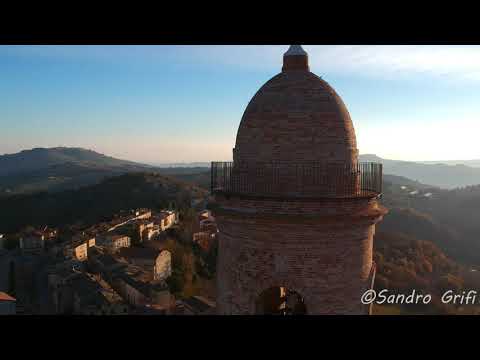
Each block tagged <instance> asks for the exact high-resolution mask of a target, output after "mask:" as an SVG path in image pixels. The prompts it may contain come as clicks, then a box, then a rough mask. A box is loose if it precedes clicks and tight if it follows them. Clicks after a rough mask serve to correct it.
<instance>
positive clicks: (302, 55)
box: [282, 45, 310, 72]
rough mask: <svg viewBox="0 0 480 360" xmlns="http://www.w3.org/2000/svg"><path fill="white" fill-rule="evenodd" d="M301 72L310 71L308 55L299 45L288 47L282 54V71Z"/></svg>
mask: <svg viewBox="0 0 480 360" xmlns="http://www.w3.org/2000/svg"><path fill="white" fill-rule="evenodd" d="M291 70H303V71H310V68H309V66H308V54H307V52H306V51H305V50H303V48H302V46H301V45H290V47H289V49H288V50H287V52H286V53H285V54H283V68H282V71H283V72H285V71H291Z"/></svg>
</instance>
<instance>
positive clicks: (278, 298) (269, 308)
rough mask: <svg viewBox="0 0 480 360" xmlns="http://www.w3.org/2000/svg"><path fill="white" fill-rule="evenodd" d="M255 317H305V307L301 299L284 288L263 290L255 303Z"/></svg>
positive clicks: (295, 293) (293, 292)
mask: <svg viewBox="0 0 480 360" xmlns="http://www.w3.org/2000/svg"><path fill="white" fill-rule="evenodd" d="M255 314H256V315H305V314H307V307H306V305H305V301H304V299H303V297H302V296H301V295H300V294H299V293H298V292H296V291H294V290H290V289H287V288H286V287H280V286H277V287H272V288H269V289H267V290H264V291H263V292H262V293H261V294H260V295H259V297H258V299H257V300H256V302H255Z"/></svg>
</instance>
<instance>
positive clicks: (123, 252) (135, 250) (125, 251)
mask: <svg viewBox="0 0 480 360" xmlns="http://www.w3.org/2000/svg"><path fill="white" fill-rule="evenodd" d="M162 251H163V250H156V249H152V248H143V247H130V248H121V249H120V250H119V255H120V256H122V257H125V258H141V259H151V260H155V259H156V258H157V257H158V255H159V254H160V253H161V252H162Z"/></svg>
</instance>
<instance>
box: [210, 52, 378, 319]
mask: <svg viewBox="0 0 480 360" xmlns="http://www.w3.org/2000/svg"><path fill="white" fill-rule="evenodd" d="M211 175H212V193H213V195H214V199H215V200H214V202H213V203H212V204H211V208H212V210H213V213H214V215H215V216H216V219H217V224H218V228H219V231H220V234H219V254H218V266H217V311H218V313H219V314H270V313H272V314H290V313H293V314H296V313H299V314H300V313H306V314H368V313H369V311H370V310H369V307H368V306H365V305H362V303H361V300H360V299H361V295H362V293H363V292H364V291H365V290H367V289H369V288H371V286H372V284H373V280H374V277H375V265H374V263H373V260H372V247H373V236H374V233H375V224H376V223H377V222H379V221H380V220H381V219H382V217H383V216H384V215H385V214H386V212H387V211H386V209H384V208H383V207H382V206H380V205H379V203H378V198H379V196H380V195H381V190H382V166H381V164H375V163H359V162H358V149H357V145H356V138H355V131H354V128H353V124H352V121H351V119H350V115H349V113H348V111H347V108H346V106H345V104H344V103H343V101H342V99H341V98H340V97H339V96H338V95H337V93H336V92H335V90H333V88H332V87H330V85H329V84H328V83H326V82H325V81H324V80H322V79H321V78H319V77H318V76H316V75H315V74H313V73H311V72H310V69H309V63H308V54H307V53H306V52H305V51H304V50H303V49H302V47H301V46H299V45H293V46H291V47H290V49H289V50H288V51H287V52H286V53H285V54H284V57H283V68H282V72H281V73H280V74H278V75H276V76H275V77H273V78H272V79H271V80H269V81H268V82H267V83H266V84H265V85H264V86H263V87H262V88H261V89H260V90H259V91H258V92H257V94H256V95H255V96H254V97H253V99H252V100H251V101H250V103H249V104H248V106H247V109H246V110H245V113H244V115H243V118H242V120H241V123H240V127H239V129H238V133H237V139H236V144H235V148H234V149H233V162H229V163H220V162H213V163H212V174H211Z"/></svg>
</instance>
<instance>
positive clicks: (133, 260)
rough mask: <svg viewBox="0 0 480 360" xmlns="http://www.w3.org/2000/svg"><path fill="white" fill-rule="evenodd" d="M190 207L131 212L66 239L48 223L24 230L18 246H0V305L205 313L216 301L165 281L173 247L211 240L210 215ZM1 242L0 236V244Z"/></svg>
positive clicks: (24, 310) (201, 247) (207, 245)
mask: <svg viewBox="0 0 480 360" xmlns="http://www.w3.org/2000/svg"><path fill="white" fill-rule="evenodd" d="M192 205H197V210H193V208H192V209H191V211H190V216H189V215H188V214H185V215H183V216H182V214H181V211H177V210H174V209H162V210H160V211H153V210H151V209H146V208H142V209H135V210H130V211H128V212H123V213H120V214H116V215H114V216H112V219H111V221H108V222H99V223H97V224H95V225H93V226H89V227H87V228H83V229H76V228H75V227H73V230H74V231H73V234H72V235H71V236H69V235H67V234H62V233H61V232H60V231H59V229H56V228H50V227H48V226H45V227H42V228H33V227H29V228H26V229H24V230H23V231H22V232H21V233H20V234H19V239H18V240H19V241H18V248H15V249H13V250H10V251H7V250H5V249H2V250H0V266H1V269H0V273H1V274H2V276H1V278H0V285H1V288H2V289H6V290H7V291H4V292H2V293H0V294H2V296H1V297H0V303H8V304H12V303H14V304H15V306H13V307H9V308H8V310H5V311H10V312H14V313H17V314H33V313H40V314H97V315H100V314H113V315H121V314H200V313H209V312H212V311H213V309H214V308H215V303H214V302H213V301H212V300H211V299H208V298H206V297H204V296H199V295H197V294H193V295H192V296H189V297H187V298H185V297H183V296H181V295H180V297H178V298H177V296H178V289H177V287H178V285H177V284H176V283H175V282H174V281H172V278H173V277H174V276H176V274H175V272H176V266H177V265H178V264H175V259H176V258H178V257H179V256H183V255H182V254H177V253H176V252H177V249H181V246H189V247H194V248H195V249H196V251H198V252H200V253H202V254H201V255H208V252H209V251H210V250H211V249H212V247H214V245H215V242H216V240H217V232H218V230H217V227H216V224H215V219H214V218H213V217H212V216H211V214H210V212H209V211H208V210H203V209H201V210H198V205H201V201H198V200H197V201H195V202H194V203H193V204H192ZM192 213H193V214H194V216H191V215H192ZM186 228H188V230H189V231H186V230H185V229H186ZM5 240H6V237H5V236H4V235H0V241H2V242H1V243H0V244H1V245H2V248H3V247H4V246H3V245H4V242H5ZM177 243H178V244H177ZM172 244H175V246H172ZM177 277H178V276H177ZM45 285H46V286H45ZM176 295H177V296H176ZM0 311H1V310H0Z"/></svg>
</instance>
